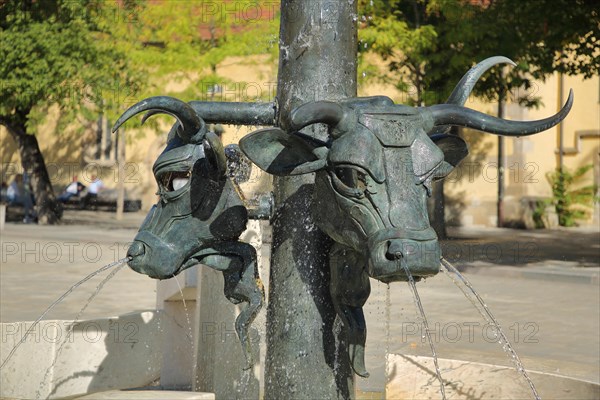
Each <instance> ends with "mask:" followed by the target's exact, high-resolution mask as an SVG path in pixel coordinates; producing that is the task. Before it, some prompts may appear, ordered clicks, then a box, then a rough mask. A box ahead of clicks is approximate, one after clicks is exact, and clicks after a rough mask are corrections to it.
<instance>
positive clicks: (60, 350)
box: [35, 264, 125, 399]
mask: <svg viewBox="0 0 600 400" xmlns="http://www.w3.org/2000/svg"><path fill="white" fill-rule="evenodd" d="M124 266H125V264H121V265H119V266H117V268H115V269H114V270H112V271H110V273H109V274H108V275H107V276H106V277H105V278H104V279H103V280H102V282H100V283H99V284H98V286H96V290H94V292H92V294H91V295H90V297H89V298H88V300H87V302H86V303H85V305H84V306H83V307H82V308H81V310H79V312H78V313H77V315H76V316H75V318H74V319H73V321H72V322H71V323H70V324H69V327H68V328H67V334H66V335H65V340H63V341H62V342H61V344H60V346H59V347H58V349H57V350H56V353H55V354H54V359H53V360H52V364H50V366H49V367H48V368H47V369H46V373H45V374H44V378H43V379H42V382H41V383H40V386H39V387H38V390H37V391H36V394H35V398H36V399H39V398H40V396H41V392H42V389H43V388H44V386H45V385H46V382H47V380H48V377H49V376H50V372H51V371H52V367H54V365H56V361H58V357H59V356H60V353H61V352H62V349H63V347H64V346H65V344H66V343H67V342H68V341H69V338H70V337H71V334H72V333H73V327H74V326H75V324H76V323H77V322H78V321H79V318H81V315H82V314H83V312H84V311H85V310H86V308H88V306H89V305H90V303H91V302H92V300H94V298H95V297H96V296H97V295H98V293H100V291H101V290H102V288H103V287H104V285H105V284H106V282H108V281H109V280H111V279H112V278H113V277H114V276H115V275H116V274H117V272H119V271H120V270H121V269H123V267H124ZM50 395H52V393H50V394H49V395H48V397H50Z"/></svg>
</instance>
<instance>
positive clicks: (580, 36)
mask: <svg viewBox="0 0 600 400" xmlns="http://www.w3.org/2000/svg"><path fill="white" fill-rule="evenodd" d="M359 10H360V14H361V16H362V17H361V19H360V25H359V28H360V29H359V39H360V40H361V45H360V46H359V51H360V52H362V53H365V52H369V51H371V52H374V53H376V54H378V55H380V56H381V57H382V58H383V59H384V60H386V62H387V67H388V72H387V73H385V74H383V75H384V76H381V75H378V74H373V73H371V74H369V76H372V77H374V78H377V79H383V80H387V81H390V80H391V81H393V82H394V84H395V86H396V87H397V88H398V89H400V90H403V91H405V92H407V93H409V94H410V96H411V102H412V103H413V104H415V103H416V104H433V103H440V102H443V101H444V100H445V98H446V96H447V95H448V94H449V93H450V91H451V90H452V87H453V85H454V84H456V82H457V80H458V79H460V76H462V74H464V73H465V72H466V71H467V70H468V68H470V67H471V66H472V65H473V64H474V63H476V62H479V61H481V60H483V59H485V58H487V57H490V56H495V55H503V56H506V57H508V58H510V59H512V60H514V61H515V62H516V63H517V65H518V66H517V68H495V69H493V70H492V71H490V72H488V73H486V74H485V76H484V77H483V78H482V79H481V80H480V81H479V82H478V84H477V85H476V86H475V88H474V92H475V94H477V95H479V96H483V97H485V98H487V99H489V100H497V99H498V98H499V96H502V97H504V98H505V97H507V94H510V95H512V97H513V100H514V101H518V102H519V103H520V104H522V105H524V106H526V107H532V106H538V105H539V102H540V99H539V98H538V97H537V96H536V95H535V93H536V88H535V81H534V80H542V81H543V80H544V79H545V78H546V77H547V76H548V74H550V73H553V72H555V71H558V72H562V73H565V74H568V75H574V74H582V75H583V76H584V77H586V78H589V77H591V76H594V75H597V74H598V73H599V71H600V18H599V17H600V15H599V13H600V11H599V10H600V9H599V8H598V6H597V1H596V0H573V1H572V0H538V1H530V2H527V1H526V2H524V1H521V0H492V1H489V2H470V1H461V0H360V1H359ZM365 46H366V47H365ZM361 60H362V61H363V62H364V61H365V60H366V57H364V55H362V56H361ZM362 70H363V71H369V72H372V71H373V68H370V69H369V68H367V67H362Z"/></svg>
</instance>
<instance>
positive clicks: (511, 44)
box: [359, 0, 600, 236]
mask: <svg viewBox="0 0 600 400" xmlns="http://www.w3.org/2000/svg"><path fill="white" fill-rule="evenodd" d="M596 3H597V2H596V1H594V0H573V1H571V0H556V1H555V0H538V1H534V2H523V1H520V0H487V1H477V2H474V1H467V0H361V2H360V3H359V5H360V8H361V10H362V11H361V14H363V18H362V21H363V22H362V26H361V27H362V29H361V30H360V31H359V38H360V39H361V41H362V42H363V44H364V46H360V49H361V50H362V51H363V52H364V51H365V48H366V51H369V52H374V53H376V54H378V55H379V56H380V57H381V58H383V60H384V61H386V63H387V71H385V72H384V73H383V74H382V75H381V74H371V75H374V76H375V77H376V78H379V79H383V80H385V81H387V82H391V83H393V84H394V86H395V87H396V88H398V89H399V90H401V91H404V92H408V93H409V95H410V97H409V101H408V102H409V103H411V104H415V105H425V104H434V103H441V102H444V101H445V98H446V96H447V95H448V94H449V93H450V92H451V90H452V87H453V85H454V84H456V82H457V81H458V80H459V79H460V76H461V75H462V74H463V73H464V72H465V71H467V70H468V69H469V68H470V67H471V66H472V65H474V64H475V63H476V62H478V61H481V60H483V59H485V58H488V57H491V56H495V55H502V56H506V57H508V58H510V59H512V60H514V61H515V62H516V63H517V67H516V68H510V69H505V68H494V69H492V70H491V71H489V72H488V73H486V74H485V76H484V77H482V79H481V80H480V81H479V82H478V83H477V85H476V86H475V87H474V88H473V89H474V93H475V94H476V95H478V96H481V97H483V98H485V99H487V100H490V101H499V102H503V101H504V99H506V97H507V96H508V95H509V94H510V93H511V92H512V91H514V89H520V91H519V92H520V94H521V96H520V97H518V98H516V99H515V100H516V101H518V102H519V103H520V104H521V105H524V106H526V107H532V106H537V105H539V101H540V99H539V98H536V97H532V96H531V95H530V93H529V90H528V89H529V88H530V87H531V85H532V84H533V80H534V79H535V80H540V81H543V80H544V79H545V78H547V77H548V76H549V75H550V74H552V73H554V72H560V73H564V74H567V75H574V74H581V75H583V76H584V77H585V78H589V77H591V76H594V75H597V74H598V72H599V70H600V18H599V17H600V16H599V13H600V11H599V10H598V7H597V4H596ZM362 58H363V59H365V57H364V55H363V56H362ZM363 69H365V70H367V72H369V71H374V70H375V68H373V67H371V68H369V67H368V66H363ZM367 76H369V75H367ZM523 89H524V90H523ZM499 109H500V108H499ZM439 189H441V190H442V191H443V187H442V188H439V187H438V190H434V193H435V192H437V193H438V194H439V193H440V190H439ZM437 197H438V200H437V201H436V202H435V203H436V206H435V210H436V212H435V213H434V215H433V221H432V226H434V227H435V228H436V231H437V232H438V234H440V236H444V234H445V225H444V222H443V196H439V195H438V196H437Z"/></svg>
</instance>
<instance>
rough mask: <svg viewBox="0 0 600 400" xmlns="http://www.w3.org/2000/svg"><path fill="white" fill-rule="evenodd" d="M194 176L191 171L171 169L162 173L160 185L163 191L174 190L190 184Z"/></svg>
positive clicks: (159, 180)
mask: <svg viewBox="0 0 600 400" xmlns="http://www.w3.org/2000/svg"><path fill="white" fill-rule="evenodd" d="M191 176H192V172H191V171H189V170H188V171H171V172H165V173H164V174H161V176H160V177H159V179H158V185H159V187H160V191H161V192H174V191H176V190H179V189H181V188H182V187H184V186H185V185H187V184H188V182H189V181H190V178H191Z"/></svg>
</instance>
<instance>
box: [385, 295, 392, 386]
mask: <svg viewBox="0 0 600 400" xmlns="http://www.w3.org/2000/svg"><path fill="white" fill-rule="evenodd" d="M385 286H386V288H385V374H386V376H387V375H388V374H390V373H391V370H390V361H389V357H390V343H391V342H392V339H391V337H392V334H391V329H390V326H391V319H392V318H391V308H392V300H391V297H390V284H389V283H386V284H385Z"/></svg>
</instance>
